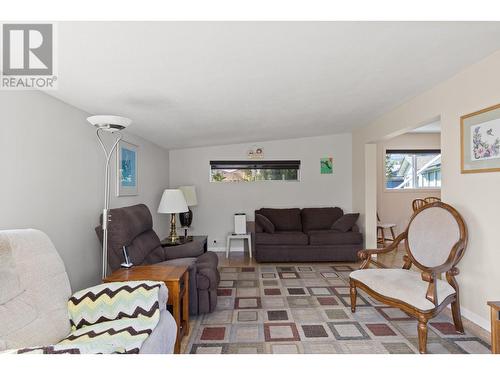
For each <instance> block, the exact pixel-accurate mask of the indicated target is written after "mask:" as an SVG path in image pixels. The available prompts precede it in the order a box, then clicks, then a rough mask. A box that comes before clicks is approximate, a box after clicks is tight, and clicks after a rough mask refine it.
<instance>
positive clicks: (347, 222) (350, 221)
mask: <svg viewBox="0 0 500 375" xmlns="http://www.w3.org/2000/svg"><path fill="white" fill-rule="evenodd" d="M358 217H359V214H345V215H344V216H342V217H341V218H340V219H338V220H337V221H335V222H334V223H333V225H332V229H334V230H338V231H339V232H347V231H350V230H351V229H352V227H353V226H354V224H356V221H358Z"/></svg>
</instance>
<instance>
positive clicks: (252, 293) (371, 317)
mask: <svg viewBox="0 0 500 375" xmlns="http://www.w3.org/2000/svg"><path fill="white" fill-rule="evenodd" d="M355 269H357V266H356V265H353V264H335V265H330V264H293V265H291V264H281V265H280V264H262V265H258V266H255V267H220V268H219V270H220V272H221V282H220V285H219V289H218V301H217V309H216V311H214V312H213V313H211V314H205V315H201V316H199V317H198V318H196V319H193V320H192V321H191V330H192V333H191V337H190V341H189V343H188V345H187V348H186V353H192V354H244V353H249V354H261V353H268V354H271V353H286V354H299V353H313V354H322V353H325V354H328V353H346V354H347V353H383V354H387V353H394V354H396V353H402V354H403V353H404V354H406V353H418V346H417V345H418V339H417V321H416V320H415V319H413V318H412V317H410V316H408V315H407V314H406V313H404V312H402V311H401V310H399V309H397V308H392V307H389V306H386V305H384V304H382V303H379V302H378V301H376V300H374V299H372V298H370V297H369V296H368V295H367V294H365V293H364V292H362V291H360V290H359V289H358V299H357V302H358V304H357V309H356V313H352V312H351V309H350V298H349V287H348V282H349V273H350V272H351V271H353V270H355ZM427 347H428V352H429V353H490V349H489V345H488V344H487V343H485V342H484V341H482V340H481V339H479V338H477V337H474V336H472V335H470V334H467V333H466V334H464V335H461V334H459V333H457V332H456V331H455V328H454V326H453V322H452V320H451V318H449V317H448V316H447V315H446V314H444V313H443V314H441V315H439V316H437V317H436V318H435V319H433V320H432V321H431V322H430V323H429V337H428V344H427Z"/></svg>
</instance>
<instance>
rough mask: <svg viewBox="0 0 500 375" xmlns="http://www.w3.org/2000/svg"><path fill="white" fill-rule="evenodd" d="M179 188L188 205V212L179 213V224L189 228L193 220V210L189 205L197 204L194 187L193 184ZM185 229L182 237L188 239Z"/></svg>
mask: <svg viewBox="0 0 500 375" xmlns="http://www.w3.org/2000/svg"><path fill="white" fill-rule="evenodd" d="M179 190H180V191H182V193H183V194H184V198H186V203H187V205H188V212H182V213H180V214H179V220H180V222H181V225H182V226H183V227H185V228H189V227H190V226H191V223H192V222H193V211H191V209H190V208H189V207H193V206H196V205H197V204H198V199H197V198H196V188H195V187H194V186H193V185H187V186H179ZM187 231H188V230H187V229H185V233H184V237H185V238H186V240H188V236H187Z"/></svg>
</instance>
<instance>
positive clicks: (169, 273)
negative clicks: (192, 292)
mask: <svg viewBox="0 0 500 375" xmlns="http://www.w3.org/2000/svg"><path fill="white" fill-rule="evenodd" d="M139 280H153V281H163V282H164V283H165V285H166V286H167V288H168V301H167V305H170V306H172V310H173V311H172V315H173V316H174V319H175V322H176V323H177V339H176V341H175V349H174V353H180V349H181V341H182V338H183V337H184V336H186V335H187V334H188V333H189V272H188V266H167V265H165V266H159V265H149V266H134V267H132V268H120V269H119V270H116V271H115V272H113V273H112V274H111V275H110V276H108V277H106V278H105V279H104V280H103V281H104V282H106V283H109V282H115V281H139Z"/></svg>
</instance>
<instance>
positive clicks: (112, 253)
mask: <svg viewBox="0 0 500 375" xmlns="http://www.w3.org/2000/svg"><path fill="white" fill-rule="evenodd" d="M110 215H111V220H110V222H109V227H108V228H109V231H108V265H109V267H110V268H111V270H112V271H114V270H116V269H118V268H120V264H121V263H122V262H124V258H123V252H122V247H123V246H126V247H127V251H128V254H129V257H130V260H131V261H132V263H133V264H134V265H147V264H158V265H161V264H164V265H171V266H175V265H186V266H188V269H189V311H190V314H191V315H198V314H205V313H209V312H212V311H214V310H215V307H216V306H217V287H218V285H219V281H220V275H219V271H218V270H217V266H218V263H219V258H218V257H217V254H215V253H213V252H211V251H208V252H206V253H203V249H202V248H194V247H193V249H187V250H186V248H184V251H183V253H182V254H179V253H178V252H177V251H176V249H175V247H162V246H161V243H160V239H159V238H158V236H157V235H156V233H155V231H154V230H153V217H152V216H151V212H150V211H149V208H148V207H147V206H146V205H144V204H138V205H135V206H129V207H122V208H113V209H111V210H110ZM95 230H96V233H97V236H98V237H99V239H100V240H101V242H102V228H101V226H98V227H96V228H95Z"/></svg>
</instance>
